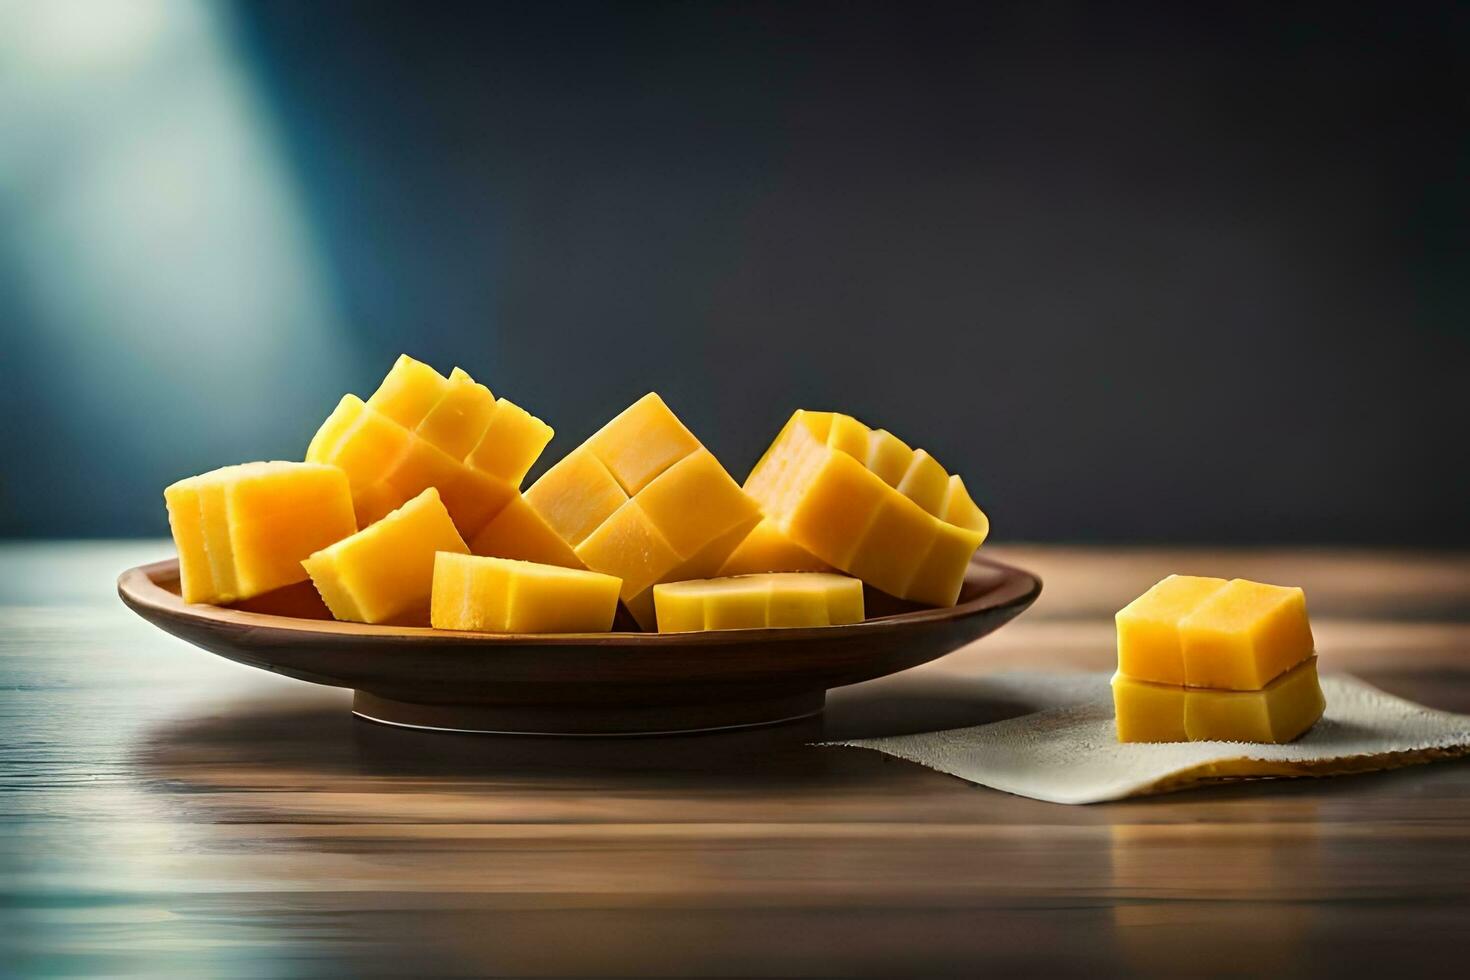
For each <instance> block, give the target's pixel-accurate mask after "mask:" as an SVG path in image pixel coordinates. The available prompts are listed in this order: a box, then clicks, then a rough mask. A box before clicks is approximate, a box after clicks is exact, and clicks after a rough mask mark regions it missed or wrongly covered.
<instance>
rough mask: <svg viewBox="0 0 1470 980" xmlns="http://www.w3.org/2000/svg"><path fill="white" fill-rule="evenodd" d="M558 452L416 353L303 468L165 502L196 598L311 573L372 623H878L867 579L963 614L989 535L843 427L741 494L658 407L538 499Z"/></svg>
mask: <svg viewBox="0 0 1470 980" xmlns="http://www.w3.org/2000/svg"><path fill="white" fill-rule="evenodd" d="M551 437H552V430H551V428H550V427H549V426H547V425H546V424H545V423H544V422H542V421H541V420H540V419H537V418H535V417H534V416H532V415H530V413H528V412H526V411H525V410H523V409H521V408H519V407H518V406H515V405H514V404H512V403H510V402H507V401H506V400H505V399H503V398H502V399H496V398H495V397H494V396H493V395H492V394H491V393H490V391H489V390H488V389H487V388H485V387H484V386H483V385H481V384H479V383H477V382H475V381H474V379H472V378H471V377H470V376H469V375H468V374H467V373H465V372H463V371H461V370H459V369H455V371H454V372H453V373H451V374H450V375H449V376H447V377H446V376H444V375H441V374H439V373H438V372H437V371H435V370H434V369H433V368H431V367H429V366H428V365H425V364H422V363H420V362H418V361H415V360H413V359H412V358H409V357H406V356H405V357H402V358H400V359H399V361H398V363H397V364H395V365H394V367H393V369H392V370H391V371H390V372H389V373H388V375H387V377H385V378H384V380H383V382H382V384H381V385H380V386H379V388H378V390H377V391H376V392H375V393H374V394H373V395H372V396H371V397H370V398H368V399H367V400H366V401H364V400H362V399H360V398H357V397H356V396H354V395H348V396H346V397H344V398H343V399H342V401H341V402H340V404H339V405H338V407H337V409H336V410H335V411H334V412H333V413H332V415H331V416H330V417H329V418H328V419H327V420H326V422H324V423H323V424H322V426H321V427H320V429H319V430H318V432H317V434H316V436H315V437H314V438H313V440H312V442H311V446H310V447H309V448H308V450H307V453H306V462H304V463H258V464H247V465H246V466H243V467H226V468H224V469H222V470H217V471H214V472H212V473H208V474H205V475H203V476H201V477H194V478H191V479H189V480H184V481H180V482H179V483H177V484H175V485H173V486H172V487H170V488H169V489H168V490H167V491H166V493H165V497H166V499H167V502H168V505H169V514H170V521H171V524H172V525H173V529H174V536H175V539H176V541H177V542H178V544H179V551H180V559H181V561H180V564H181V574H182V584H183V593H184V598H185V599H186V600H188V601H205V602H230V601H234V600H236V599H240V598H246V597H248V596H251V595H254V594H258V593H259V592H261V591H264V590H266V589H269V588H276V587H280V586H282V585H287V584H290V583H292V582H296V581H300V580H302V579H303V578H305V577H306V575H307V574H309V575H310V578H311V580H312V582H313V583H314V584H315V586H316V587H317V589H318V591H319V592H320V593H321V595H322V597H323V599H324V600H325V602H326V604H327V606H328V608H329V609H330V611H331V612H332V614H333V615H334V616H336V617H337V618H339V619H346V620H355V621H359V622H368V623H407V624H415V623H422V622H432V624H433V625H435V626H442V627H445V628H455V629H475V630H494V631H509V632H545V631H592V630H605V629H608V628H610V626H611V621H612V618H613V613H614V611H615V607H616V605H617V604H618V603H619V602H621V603H622V605H623V606H624V607H626V608H627V609H628V611H629V612H630V614H631V615H632V617H633V618H634V619H635V620H636V621H637V622H638V623H639V625H640V626H642V627H643V628H644V629H659V630H664V631H669V630H681V631H682V630H691V629H719V628H740V627H772V626H797V625H824V624H837V623H843V622H852V621H854V620H857V619H861V618H862V617H863V609H862V583H864V582H866V583H868V584H870V585H873V586H875V587H877V588H880V589H883V590H884V591H887V592H890V593H891V594H893V595H895V596H898V597H901V598H907V599H912V600H915V601H918V602H923V603H927V604H930V605H952V604H954V602H955V601H956V599H957V597H958V594H959V590H960V585H961V582H962V580H963V578H964V574H965V569H966V567H967V566H968V564H969V560H970V556H971V555H972V554H973V553H974V551H975V549H976V548H977V547H978V546H979V544H980V543H981V541H982V540H983V539H984V537H985V535H986V531H987V529H988V521H987V520H986V517H985V515H984V513H983V512H981V510H980V508H979V507H977V506H976V505H975V503H974V502H973V500H971V498H970V496H969V493H968V491H967V490H966V488H965V486H964V483H963V481H962V480H961V479H960V478H959V477H958V476H954V475H951V474H949V473H947V472H946V471H945V470H944V469H943V468H942V467H941V466H940V465H939V464H938V463H937V462H935V461H934V459H933V458H932V457H931V456H929V454H927V453H925V452H924V451H923V450H915V449H912V448H910V447H909V446H908V445H906V444H905V443H903V442H902V441H901V440H899V439H898V438H897V437H895V436H893V435H891V434H890V433H888V432H885V431H883V430H881V429H880V430H873V429H869V428H868V427H867V426H864V425H863V424H862V423H860V422H858V421H857V420H856V419H853V418H851V417H850V416H845V415H840V414H836V413H829V412H804V411H798V412H797V413H795V415H793V416H792V418H791V420H790V421H789V422H788V424H787V425H786V427H785V428H784V429H783V430H782V432H781V434H780V435H779V436H778V438H777V439H776V441H775V442H774V443H773V444H772V446H771V448H770V449H769V450H768V451H767V453H766V454H765V456H764V457H763V458H762V459H761V461H760V462H759V463H758V464H757V465H756V467H755V468H754V469H753V470H752V472H751V474H750V476H749V478H748V479H747V480H746V481H745V485H744V486H743V487H742V486H741V485H739V484H737V483H736V482H735V481H734V480H733V479H732V478H731V477H730V475H729V473H728V472H727V471H726V470H725V468H724V466H722V465H721V464H720V462H719V461H718V460H717V459H716V458H715V457H714V455H713V454H712V453H710V451H709V450H708V449H706V448H705V447H704V445H703V444H702V443H701V442H700V441H699V440H698V439H697V438H696V437H695V436H694V434H693V433H692V432H690V430H689V429H688V428H687V427H686V426H685V425H684V424H683V422H681V421H680V420H679V418H678V417H677V416H675V414H674V413H673V411H672V410H670V409H669V407H668V406H667V405H665V404H664V402H663V400H662V399H660V398H659V397H658V395H656V394H649V395H646V396H644V397H643V398H641V399H639V400H638V401H636V402H634V403H633V404H632V405H631V406H629V407H628V408H627V409H626V410H624V411H623V412H622V413H620V414H619V415H618V416H616V417H615V418H613V419H612V420H611V421H609V422H608V423H607V424H606V425H604V426H603V427H602V428H601V429H599V430H598V431H597V432H595V433H594V434H593V435H592V436H591V437H589V438H588V439H587V440H586V441H585V442H584V443H582V445H580V446H579V447H577V448H576V449H574V450H573V451H572V452H571V453H569V454H568V455H566V456H565V457H564V458H562V459H561V460H560V461H559V462H557V463H556V464H555V465H554V466H552V467H551V468H550V469H549V470H548V471H547V472H546V473H545V474H544V475H543V476H542V477H541V478H540V479H538V480H537V481H536V482H535V483H534V484H533V485H532V486H531V487H530V488H528V489H527V490H525V491H524V492H522V491H521V489H520V484H521V482H522V481H523V479H524V477H525V475H526V473H527V472H528V471H529V470H530V468H531V466H532V464H533V463H534V462H535V460H536V458H537V457H538V456H539V454H540V453H541V451H542V450H543V448H544V447H545V446H546V445H547V443H548V442H549V441H550V439H551ZM289 515H294V516H289ZM843 573H845V574H843Z"/></svg>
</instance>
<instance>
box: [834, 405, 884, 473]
mask: <svg viewBox="0 0 1470 980" xmlns="http://www.w3.org/2000/svg"><path fill="white" fill-rule="evenodd" d="M872 435H873V434H872V432H870V431H869V430H868V427H867V426H866V425H863V424H862V423H861V422H859V421H858V420H857V419H855V418H853V417H852V416H851V415H833V416H832V420H831V422H830V424H829V426H828V428H827V445H829V446H831V447H832V448H833V449H837V450H840V451H842V452H844V453H847V454H848V455H849V456H851V457H852V458H853V459H856V460H857V461H858V462H859V463H862V464H864V465H867V461H868V450H869V448H870V447H871V446H872Z"/></svg>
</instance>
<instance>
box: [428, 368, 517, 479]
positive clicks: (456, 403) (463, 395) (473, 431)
mask: <svg viewBox="0 0 1470 980" xmlns="http://www.w3.org/2000/svg"><path fill="white" fill-rule="evenodd" d="M430 370H433V369H432V368H430ZM496 404H497V403H496V401H495V396H494V395H492V394H491V393H490V389H489V388H486V387H485V386H484V385H482V384H480V383H479V382H477V381H475V380H474V379H473V378H471V377H470V376H469V375H468V374H465V373H464V372H463V371H461V370H460V369H459V368H455V369H454V371H453V372H452V373H451V374H450V375H449V380H448V381H447V382H446V383H445V385H444V387H443V394H442V395H441V396H440V398H439V400H438V401H437V402H435V403H434V404H433V406H432V407H430V409H429V410H428V412H426V413H425V414H424V417H423V418H422V419H421V420H420V421H419V423H418V425H417V426H416V427H415V428H414V431H415V432H416V433H418V435H419V438H421V439H424V440H425V441H427V442H429V443H430V444H432V445H434V446H437V447H438V448H439V449H441V450H443V451H444V452H445V453H446V454H447V455H449V456H451V457H453V458H454V459H460V460H462V459H464V458H465V456H466V455H467V454H468V453H469V452H470V450H472V449H474V448H475V447H476V446H477V445H478V444H479V442H480V440H481V438H482V437H483V436H484V435H485V430H486V428H488V427H489V425H490V418H491V416H492V415H494V414H495V410H496Z"/></svg>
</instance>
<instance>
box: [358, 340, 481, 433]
mask: <svg viewBox="0 0 1470 980" xmlns="http://www.w3.org/2000/svg"><path fill="white" fill-rule="evenodd" d="M468 377H469V376H468V375H465V378H466V379H467V378H468ZM448 389H449V381H448V379H447V378H445V377H444V376H443V375H442V374H440V373H439V372H438V371H435V370H434V369H433V368H431V367H430V366H429V365H427V364H425V363H423V362H422V361H416V360H414V359H413V358H411V357H409V356H408V355H407V354H400V355H399V356H398V360H397V361H395V362H394V363H393V367H392V368H391V369H389V371H388V374H387V375H386V376H385V377H384V378H383V382H382V384H380V385H379V386H378V390H377V391H375V392H373V393H372V395H371V396H370V397H369V398H368V400H367V404H368V405H369V406H371V407H372V408H373V409H374V410H376V411H377V412H378V413H379V414H381V415H385V416H387V417H388V418H390V419H392V420H393V421H394V422H397V423H398V424H399V425H401V426H403V427H404V428H405V429H409V430H412V429H414V428H415V427H417V426H418V424H419V423H420V422H421V421H423V419H424V416H426V415H428V414H429V412H431V411H432V410H433V408H434V406H435V405H437V404H438V403H439V400H440V399H442V398H443V397H444V395H445V394H446V392H447V391H448Z"/></svg>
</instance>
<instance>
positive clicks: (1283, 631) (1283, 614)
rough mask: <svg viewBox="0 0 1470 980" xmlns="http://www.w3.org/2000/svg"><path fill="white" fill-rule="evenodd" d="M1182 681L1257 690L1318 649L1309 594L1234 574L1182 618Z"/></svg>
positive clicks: (1207, 685)
mask: <svg viewBox="0 0 1470 980" xmlns="http://www.w3.org/2000/svg"><path fill="white" fill-rule="evenodd" d="M1179 642H1180V647H1181V652H1182V654H1183V658H1184V683H1185V684H1187V685H1189V686H1190V687H1214V688H1226V689H1230V690H1237V691H1254V690H1259V689H1260V688H1262V687H1265V686H1266V685H1267V684H1268V683H1270V682H1271V681H1272V680H1273V679H1274V678H1276V677H1277V676H1279V675H1281V674H1282V673H1284V672H1285V671H1287V670H1289V669H1290V668H1292V667H1294V666H1296V665H1297V664H1299V663H1301V662H1302V661H1303V660H1305V659H1306V658H1307V657H1310V656H1311V655H1312V653H1313V651H1314V650H1315V644H1314V642H1313V640H1312V626H1311V623H1310V621H1309V620H1308V619H1307V599H1306V594H1305V593H1304V592H1302V590H1301V589H1298V588H1288V587H1285V586H1280V585H1265V584H1262V583H1260V582H1249V581H1246V580H1245V579H1239V578H1237V579H1232V580H1231V581H1230V582H1228V583H1226V584H1225V586H1224V587H1222V588H1220V589H1218V590H1217V591H1215V592H1212V593H1210V594H1209V595H1208V596H1206V597H1205V598H1204V599H1202V600H1201V601H1200V602H1199V604H1198V605H1196V606H1195V607H1194V608H1193V609H1191V610H1190V611H1189V612H1188V614H1186V615H1185V616H1184V617H1183V618H1182V619H1180V621H1179Z"/></svg>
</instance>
